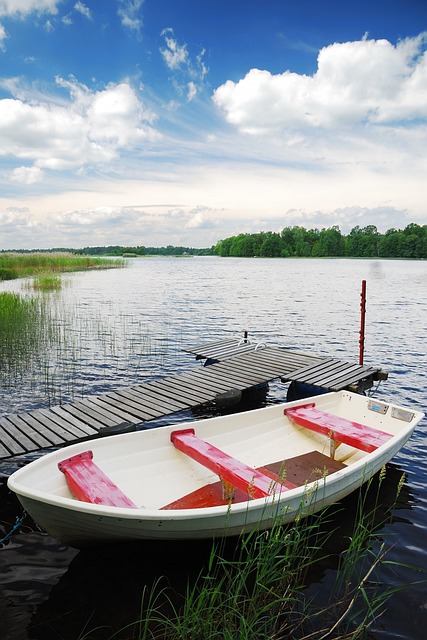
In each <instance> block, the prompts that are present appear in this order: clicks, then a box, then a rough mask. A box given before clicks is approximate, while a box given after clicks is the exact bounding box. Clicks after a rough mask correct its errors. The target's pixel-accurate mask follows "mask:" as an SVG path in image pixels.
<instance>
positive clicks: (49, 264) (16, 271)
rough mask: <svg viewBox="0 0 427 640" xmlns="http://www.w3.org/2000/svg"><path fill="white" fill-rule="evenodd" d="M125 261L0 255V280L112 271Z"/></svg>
mask: <svg viewBox="0 0 427 640" xmlns="http://www.w3.org/2000/svg"><path fill="white" fill-rule="evenodd" d="M125 265H126V261H125V260H122V259H111V258H102V257H93V256H79V255H75V254H72V253H67V252H43V251H40V252H34V253H15V252H10V253H0V280H11V279H13V278H26V277H29V276H34V275H39V274H49V273H50V274H52V273H53V274H54V273H58V272H70V271H84V270H86V269H113V268H117V267H124V266H125Z"/></svg>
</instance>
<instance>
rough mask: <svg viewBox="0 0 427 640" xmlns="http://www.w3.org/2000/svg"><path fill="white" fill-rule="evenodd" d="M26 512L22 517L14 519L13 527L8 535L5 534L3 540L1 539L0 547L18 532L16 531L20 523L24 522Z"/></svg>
mask: <svg viewBox="0 0 427 640" xmlns="http://www.w3.org/2000/svg"><path fill="white" fill-rule="evenodd" d="M26 515H27V514H26V512H25V511H24V512H23V514H22V516H16V519H15V524H14V525H13V527H12V529H11V530H10V531H9V533H7V534H6V535H5V536H4V538H2V539H1V540H0V545H2V544H4V543H5V542H6V541H7V540H9V538H11V537H12V536H13V534H14V533H15V532H16V531H18V529H19V528H20V527H21V526H22V523H23V522H24V520H25V517H26Z"/></svg>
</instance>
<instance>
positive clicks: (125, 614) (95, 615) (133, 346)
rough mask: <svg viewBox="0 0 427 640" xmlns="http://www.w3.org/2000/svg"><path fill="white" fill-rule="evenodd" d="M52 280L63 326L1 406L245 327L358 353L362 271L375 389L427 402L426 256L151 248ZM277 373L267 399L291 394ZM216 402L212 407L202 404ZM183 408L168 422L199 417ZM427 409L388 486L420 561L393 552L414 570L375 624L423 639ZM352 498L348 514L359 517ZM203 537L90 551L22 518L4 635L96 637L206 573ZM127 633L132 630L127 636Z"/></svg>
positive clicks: (417, 405) (396, 549)
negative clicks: (148, 587) (147, 598)
mask: <svg viewBox="0 0 427 640" xmlns="http://www.w3.org/2000/svg"><path fill="white" fill-rule="evenodd" d="M63 278H64V282H65V284H64V286H63V288H62V290H61V291H60V292H59V293H52V294H48V296H49V298H48V301H49V306H50V309H51V313H52V318H51V321H52V323H53V324H54V326H55V327H56V330H57V332H58V334H57V335H58V336H59V340H58V339H57V340H56V341H55V340H53V341H52V343H51V344H49V345H48V346H47V347H46V348H45V349H44V350H43V353H38V354H36V355H35V356H34V357H32V358H30V359H29V361H28V362H27V363H25V366H24V367H22V368H21V369H19V367H18V369H17V371H16V375H15V377H14V378H13V379H11V378H10V377H9V378H8V379H7V380H6V379H4V377H3V378H1V376H0V382H1V385H2V386H1V396H2V401H1V405H0V415H4V414H7V413H18V412H19V411H26V410H30V409H33V408H36V407H40V406H48V404H49V402H50V403H57V402H59V401H66V400H69V399H73V398H78V397H79V396H81V395H82V394H87V393H99V392H102V391H106V390H108V389H114V388H117V387H118V386H122V385H128V384H132V383H135V382H142V381H144V380H148V379H152V378H154V377H162V376H166V375H169V374H172V373H177V372H180V371H183V370H188V369H190V368H191V367H194V366H200V365H199V364H197V363H196V362H195V361H194V360H193V358H192V357H191V356H190V355H188V354H185V353H184V352H183V351H182V348H183V347H185V346H188V345H192V344H195V343H200V342H203V341H209V340H215V339H220V338H228V337H241V336H242V334H243V331H244V330H248V331H249V337H250V338H251V339H252V340H255V341H259V342H264V343H267V344H268V345H270V346H285V347H289V348H291V349H293V350H296V351H302V352H307V353H313V354H316V355H328V356H332V357H338V358H342V359H348V360H351V361H354V362H357V361H358V357H359V321H360V290H361V282H362V280H366V281H367V314H366V339H365V364H367V365H371V364H372V365H379V366H381V367H382V368H383V369H385V370H386V371H388V373H389V379H388V381H386V382H383V383H381V386H380V388H379V389H378V390H375V395H376V396H377V397H384V398H386V399H390V400H391V401H393V402H395V403H397V404H401V405H404V406H408V407H413V408H414V409H418V410H421V411H426V408H427V392H426V389H427V358H426V346H425V345H426V335H427V333H426V320H427V262H422V261H419V262H417V261H385V260H344V259H342V260H341V259H335V260H325V259H323V260H321V259H319V260H316V259H310V260H306V259H295V260H292V259H288V260H286V259H283V260H281V259H277V260H272V259H233V258H227V259H225V258H215V257H204V258H182V259H176V258H149V259H139V260H138V259H137V260H129V264H128V267H127V268H126V269H118V270H108V271H93V272H87V273H75V274H70V275H65V276H64V277H63ZM0 291H18V292H21V293H22V294H23V295H35V294H34V293H32V294H31V293H29V291H28V283H26V282H24V281H22V282H21V281H14V282H1V283H0ZM285 396H286V386H285V385H282V384H280V383H274V384H272V385H271V386H270V391H269V394H268V396H267V399H266V402H267V403H271V402H277V401H281V400H284V399H285ZM209 413H210V410H207V411H206V412H205V415H208V414H209ZM191 417H192V414H191V413H190V412H187V413H183V414H180V415H178V416H174V417H173V418H168V419H167V420H165V421H169V422H170V421H172V420H174V421H179V420H182V419H184V418H185V419H191ZM425 428H426V421H425V420H424V421H422V422H421V424H420V425H419V426H418V428H417V430H416V432H415V434H414V436H413V437H412V439H411V440H410V442H409V443H408V444H407V445H406V447H405V448H404V450H402V451H401V452H400V453H399V455H398V456H396V458H395V459H394V460H393V462H392V463H391V464H390V465H388V475H387V481H386V483H385V486H384V488H383V491H384V493H383V494H382V500H383V502H384V506H386V505H387V500H390V501H391V502H393V498H394V495H395V490H396V487H397V484H398V482H399V479H400V477H401V475H402V473H404V474H405V482H404V485H403V488H402V492H401V494H400V497H399V499H398V502H397V504H396V505H395V506H394V507H393V509H392V522H391V523H390V524H389V525H387V526H386V527H384V528H383V529H380V531H379V535H380V536H386V535H387V536H390V538H388V537H387V540H388V541H389V542H390V544H392V545H393V546H392V549H391V550H390V552H389V556H388V559H389V560H391V561H396V562H399V563H403V564H405V565H413V566H415V567H418V569H419V571H420V572H419V573H414V572H413V571H412V570H410V569H406V568H403V566H402V565H400V564H399V566H393V565H392V564H390V565H388V566H387V567H385V569H384V572H383V581H384V584H385V585H387V586H393V585H397V584H403V583H407V582H408V583H409V582H410V583H411V584H410V585H409V586H407V587H406V588H405V589H404V591H402V592H400V593H399V594H398V595H396V596H394V597H393V598H392V600H391V601H390V603H389V606H388V608H387V612H386V613H385V614H384V615H383V616H382V617H381V618H380V619H379V620H378V622H377V623H376V625H375V628H373V629H372V631H371V632H370V634H371V635H370V637H371V638H373V639H374V640H382V639H383V638H396V639H405V640H424V637H425V628H426V624H427V594H426V591H427V590H426V585H425V584H422V583H418V584H414V583H415V581H418V580H422V579H425V578H426V577H427V576H426V575H423V574H422V571H427V548H426V540H427V463H426V457H425V455H426V437H425V435H424V429H425ZM15 467H16V464H15V462H14V461H10V462H3V463H1V464H0V475H1V477H2V479H3V480H1V478H0V509H1V510H0V538H1V537H3V536H4V535H5V533H7V532H9V531H10V530H11V528H12V526H13V524H14V522H15V517H16V516H20V515H21V513H22V511H21V509H20V507H19V504H18V503H17V501H16V500H15V498H14V496H13V495H10V493H9V492H8V491H7V489H6V486H5V478H6V476H7V475H8V474H9V473H10V472H11V471H13V469H14V468H15ZM353 509H354V504H353V502H352V498H351V497H350V498H349V499H348V500H346V501H344V503H343V511H342V515H341V516H340V518H341V520H342V522H340V523H339V524H340V526H341V525H342V526H345V522H346V520H347V519H348V518H350V517H351V513H352V510H353ZM209 551H210V547H209V548H206V545H203V544H197V545H194V544H193V545H179V549H177V546H176V545H166V544H165V543H163V544H162V545H161V546H160V545H155V544H152V543H145V544H141V545H135V546H130V547H126V548H121V547H120V548H119V549H116V550H100V551H97V552H93V553H91V554H89V553H82V552H77V551H75V550H73V549H70V548H68V547H65V546H63V545H60V544H58V543H57V542H55V541H54V540H53V539H52V538H50V537H49V536H47V535H46V534H45V533H43V532H41V531H39V530H38V528H37V527H36V526H35V525H34V523H32V522H31V521H29V520H28V518H27V519H25V520H24V523H23V525H22V527H21V528H20V529H19V531H18V533H16V534H15V535H13V536H12V537H11V538H10V539H9V540H8V541H7V542H6V543H5V544H4V545H2V546H0V639H1V640H24V639H27V638H28V639H30V638H31V639H37V640H39V639H40V640H42V639H43V640H49V639H50V638H52V640H53V639H54V638H55V639H57V638H61V639H64V640H75V639H76V638H78V637H79V635H80V634H82V633H83V631H84V630H86V631H88V630H90V629H93V628H95V627H97V626H99V625H106V626H107V627H108V628H107V629H105V628H104V629H103V630H100V631H99V632H97V634H96V635H94V636H93V637H97V638H100V639H104V638H109V637H110V636H111V635H112V633H113V631H114V630H117V629H119V628H121V627H123V626H124V625H125V624H127V623H129V622H131V621H133V620H135V619H136V618H137V617H138V615H139V612H140V605H141V594H142V590H143V587H144V585H145V584H149V583H150V581H152V580H154V579H155V578H156V576H161V575H167V576H168V577H169V580H170V582H171V583H172V584H173V585H174V586H177V585H178V587H179V585H181V586H182V585H184V584H185V581H186V579H187V576H188V575H190V576H191V575H192V574H197V573H198V571H199V569H200V566H201V564H200V563H202V562H203V559H204V558H205V557H206V555H207V554H209ZM335 571H336V567H335V566H333V563H331V565H330V566H328V565H327V566H325V567H322V570H320V568H319V575H318V576H316V577H315V578H314V579H313V584H312V585H311V586H310V589H311V590H317V591H320V590H322V588H323V587H324V585H325V584H326V583H327V582H328V580H331V576H332V575H333V574H334V572H335ZM129 637H132V636H131V635H130V636H129Z"/></svg>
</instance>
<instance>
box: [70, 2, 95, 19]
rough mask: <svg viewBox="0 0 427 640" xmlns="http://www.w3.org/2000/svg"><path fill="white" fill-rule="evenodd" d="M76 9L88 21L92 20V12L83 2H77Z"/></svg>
mask: <svg viewBox="0 0 427 640" xmlns="http://www.w3.org/2000/svg"><path fill="white" fill-rule="evenodd" d="M74 9H75V10H76V11H77V12H78V13H81V14H82V16H84V17H85V18H87V19H88V20H92V12H91V10H90V9H89V7H87V6H86V5H85V4H83V2H76V4H75V5H74Z"/></svg>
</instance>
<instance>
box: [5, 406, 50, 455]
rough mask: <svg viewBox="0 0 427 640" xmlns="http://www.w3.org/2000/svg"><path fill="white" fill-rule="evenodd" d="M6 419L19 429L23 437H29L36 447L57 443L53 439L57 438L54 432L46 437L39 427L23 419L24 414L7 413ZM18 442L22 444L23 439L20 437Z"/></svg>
mask: <svg viewBox="0 0 427 640" xmlns="http://www.w3.org/2000/svg"><path fill="white" fill-rule="evenodd" d="M7 420H9V422H11V423H12V424H14V425H15V426H16V427H17V429H19V431H21V432H22V433H23V435H24V437H25V438H26V437H28V438H30V440H31V441H32V442H33V443H34V445H35V447H36V449H37V448H39V449H44V448H46V447H51V446H52V445H55V444H57V442H55V440H57V439H59V438H58V437H55V435H54V434H49V436H50V437H49V438H47V437H46V434H44V433H42V432H41V430H40V429H38V428H37V426H36V427H34V426H32V425H31V424H30V423H29V422H28V421H26V420H25V414H24V416H20V415H9V416H7ZM20 442H22V443H23V444H24V441H23V440H21V439H20Z"/></svg>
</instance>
